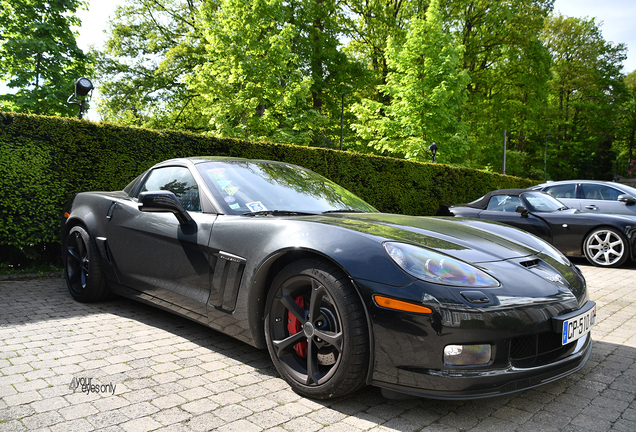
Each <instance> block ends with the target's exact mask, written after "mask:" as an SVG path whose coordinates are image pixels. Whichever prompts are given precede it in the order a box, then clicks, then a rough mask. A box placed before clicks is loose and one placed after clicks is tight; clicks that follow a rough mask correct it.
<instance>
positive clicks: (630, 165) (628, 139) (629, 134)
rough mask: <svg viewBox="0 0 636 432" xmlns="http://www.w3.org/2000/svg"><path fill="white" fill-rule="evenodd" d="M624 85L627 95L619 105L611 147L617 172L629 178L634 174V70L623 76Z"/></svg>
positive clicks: (635, 87)
mask: <svg viewBox="0 0 636 432" xmlns="http://www.w3.org/2000/svg"><path fill="white" fill-rule="evenodd" d="M625 86H626V87H627V94H628V96H627V97H626V98H625V102H624V103H623V105H622V107H621V111H620V116H619V118H618V128H617V133H616V140H615V141H614V143H613V147H612V148H613V150H614V153H616V154H617V156H618V158H617V169H616V172H617V174H621V175H624V176H629V177H630V178H631V177H633V176H634V174H636V70H635V71H632V72H631V73H630V74H628V75H627V76H626V77H625ZM621 161H624V164H623V163H621ZM623 167H624V168H623Z"/></svg>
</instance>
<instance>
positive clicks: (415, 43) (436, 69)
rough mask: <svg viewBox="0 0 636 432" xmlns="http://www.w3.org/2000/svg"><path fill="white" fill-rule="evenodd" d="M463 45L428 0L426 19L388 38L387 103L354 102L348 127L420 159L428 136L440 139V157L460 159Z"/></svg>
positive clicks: (463, 134) (377, 144) (377, 143)
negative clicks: (402, 38) (353, 120)
mask: <svg viewBox="0 0 636 432" xmlns="http://www.w3.org/2000/svg"><path fill="white" fill-rule="evenodd" d="M462 51H463V47H462V46H461V45H458V44H457V43H456V42H455V41H454V40H453V38H452V37H451V35H450V34H448V33H447V32H445V31H444V29H443V23H442V21H441V16H440V13H439V3H438V1H437V0H432V1H431V3H430V4H429V7H428V9H427V11H426V17H425V20H422V19H418V18H415V19H414V20H413V21H412V22H411V24H410V26H409V29H408V31H407V34H406V40H405V42H404V43H403V44H402V43H398V42H397V41H395V40H394V39H389V43H388V47H387V52H386V56H387V64H388V66H389V68H390V72H389V73H388V75H387V78H386V80H387V84H386V85H383V86H380V89H381V91H382V92H383V93H384V94H386V95H387V96H388V99H389V100H390V103H389V104H388V105H385V104H382V103H381V102H377V101H374V100H371V99H365V100H363V101H362V104H360V105H357V106H354V108H353V109H354V111H355V112H356V114H357V116H358V119H360V120H361V122H360V123H356V124H354V125H353V127H354V128H355V129H356V130H357V131H358V133H359V134H360V135H361V136H362V137H363V138H366V139H367V140H369V142H370V145H373V146H374V147H375V148H377V149H380V150H386V151H389V152H390V153H399V154H403V155H404V156H405V157H406V158H407V159H413V160H424V159H428V158H429V155H428V154H427V153H426V149H427V148H428V146H429V145H431V144H432V143H433V142H438V143H444V145H443V146H442V147H441V151H440V161H446V162H456V163H461V161H462V160H463V159H464V156H465V154H466V151H467V147H466V132H467V124H465V123H464V122H463V121H462V119H461V115H460V109H461V106H462V103H463V102H464V101H465V98H466V96H465V90H466V85H467V84H468V81H469V77H468V74H467V73H466V71H464V70H462V69H461V64H460V60H461V56H462Z"/></svg>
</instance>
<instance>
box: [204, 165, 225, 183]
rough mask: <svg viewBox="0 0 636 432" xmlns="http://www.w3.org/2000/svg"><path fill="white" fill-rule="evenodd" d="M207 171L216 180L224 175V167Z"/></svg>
mask: <svg viewBox="0 0 636 432" xmlns="http://www.w3.org/2000/svg"><path fill="white" fill-rule="evenodd" d="M208 172H209V173H210V174H212V175H213V176H214V178H216V179H217V180H220V179H222V178H223V177H225V168H214V169H209V170H208Z"/></svg>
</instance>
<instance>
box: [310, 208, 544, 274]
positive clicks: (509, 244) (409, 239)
mask: <svg viewBox="0 0 636 432" xmlns="http://www.w3.org/2000/svg"><path fill="white" fill-rule="evenodd" d="M310 219H313V221H314V222H319V223H324V224H329V225H336V226H339V227H342V228H346V229H350V230H354V231H358V232H360V233H364V234H367V235H370V236H376V237H380V238H381V239H382V240H384V241H390V240H393V241H401V242H406V243H413V244H418V245H421V246H424V247H427V248H430V249H434V250H436V251H439V252H442V253H445V254H447V255H451V256H454V257H456V258H459V259H461V260H464V261H467V262H472V263H485V262H492V261H501V260H508V259H518V258H523V257H528V256H531V255H536V254H538V253H540V252H542V251H544V249H545V248H546V244H545V243H544V242H543V241H542V240H540V239H538V238H536V237H534V236H532V235H530V234H528V233H526V232H524V231H521V230H518V229H516V228H512V227H509V226H505V225H503V224H498V223H494V222H488V221H483V220H477V219H468V218H453V217H448V218H447V217H432V216H431V217H417V216H404V215H394V214H385V213H361V214H350V213H347V214H342V213H332V214H325V215H321V216H316V217H312V218H310Z"/></svg>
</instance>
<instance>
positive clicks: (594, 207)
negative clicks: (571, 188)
mask: <svg viewBox="0 0 636 432" xmlns="http://www.w3.org/2000/svg"><path fill="white" fill-rule="evenodd" d="M585 208H586V209H588V210H598V207H596V206H595V205H589V206H585Z"/></svg>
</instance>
